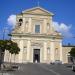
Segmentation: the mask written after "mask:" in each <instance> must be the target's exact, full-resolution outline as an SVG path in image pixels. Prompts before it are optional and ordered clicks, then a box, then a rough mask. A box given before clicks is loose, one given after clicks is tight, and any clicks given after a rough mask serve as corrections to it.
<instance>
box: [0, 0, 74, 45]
mask: <svg viewBox="0 0 75 75" xmlns="http://www.w3.org/2000/svg"><path fill="white" fill-rule="evenodd" d="M38 1H39V5H40V6H41V7H42V8H44V9H46V10H48V11H50V12H53V13H54V14H55V15H54V16H53V22H54V24H55V25H56V28H57V29H58V30H59V31H60V32H61V33H62V34H63V35H64V36H67V37H64V39H63V44H67V43H71V44H74V45H75V38H73V37H74V36H75V34H74V33H75V0H0V39H3V29H4V28H6V29H7V30H6V33H9V32H10V31H11V29H12V25H11V24H9V22H8V19H10V16H11V15H16V14H18V13H21V11H23V10H25V9H28V8H32V7H36V6H37V5H38ZM6 33H5V34H4V35H5V39H7V36H6Z"/></svg>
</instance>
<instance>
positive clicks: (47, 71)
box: [0, 63, 75, 75]
mask: <svg viewBox="0 0 75 75" xmlns="http://www.w3.org/2000/svg"><path fill="white" fill-rule="evenodd" d="M18 65H19V69H18V70H16V71H8V72H6V73H5V72H4V73H3V74H2V73H1V72H0V75H75V72H73V71H72V70H71V68H70V67H67V66H66V65H58V64H57V65H50V64H31V63H28V64H18Z"/></svg>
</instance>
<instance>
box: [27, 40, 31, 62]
mask: <svg viewBox="0 0 75 75" xmlns="http://www.w3.org/2000/svg"><path fill="white" fill-rule="evenodd" d="M27 61H28V62H29V61H30V40H28V43H27Z"/></svg>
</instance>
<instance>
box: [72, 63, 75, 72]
mask: <svg viewBox="0 0 75 75" xmlns="http://www.w3.org/2000/svg"><path fill="white" fill-rule="evenodd" d="M72 71H74V72H75V64H73V65H72Z"/></svg>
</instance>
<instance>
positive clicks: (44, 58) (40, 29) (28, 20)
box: [4, 7, 67, 63]
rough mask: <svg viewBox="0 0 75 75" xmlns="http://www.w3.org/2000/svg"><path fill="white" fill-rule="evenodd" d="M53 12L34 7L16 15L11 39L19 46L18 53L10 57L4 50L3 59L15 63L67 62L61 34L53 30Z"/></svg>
mask: <svg viewBox="0 0 75 75" xmlns="http://www.w3.org/2000/svg"><path fill="white" fill-rule="evenodd" d="M53 16H54V14H53V13H52V12H49V11H47V10H45V9H44V8H41V7H34V8H31V9H27V10H25V11H22V13H20V14H18V15H16V25H15V28H14V30H13V31H12V34H11V35H12V37H11V39H12V41H14V42H16V43H17V44H18V46H19V48H20V52H19V54H18V55H16V56H15V55H13V56H12V57H10V53H9V52H8V51H6V52H5V57H4V61H6V62H9V61H10V58H11V59H12V60H11V61H12V62H16V63H27V62H30V63H33V62H36V61H37V62H39V63H50V62H54V61H56V60H59V61H61V62H62V63H67V57H66V59H64V58H65V56H64V54H63V47H62V35H61V34H60V33H59V32H57V31H55V30H54V27H53V20H52V18H53Z"/></svg>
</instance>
